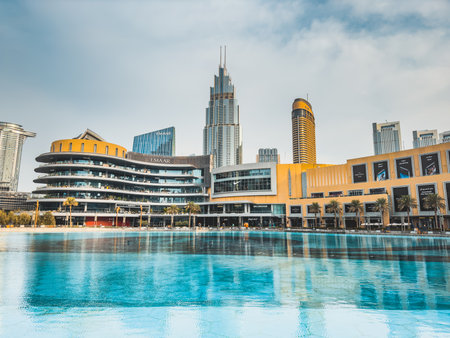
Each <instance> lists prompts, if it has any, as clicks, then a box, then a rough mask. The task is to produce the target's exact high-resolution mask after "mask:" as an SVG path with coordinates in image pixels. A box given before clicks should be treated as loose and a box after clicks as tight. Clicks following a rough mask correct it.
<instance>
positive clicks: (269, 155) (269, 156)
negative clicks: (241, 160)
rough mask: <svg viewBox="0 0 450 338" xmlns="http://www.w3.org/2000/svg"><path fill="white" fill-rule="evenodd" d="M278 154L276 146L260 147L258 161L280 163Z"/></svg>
mask: <svg viewBox="0 0 450 338" xmlns="http://www.w3.org/2000/svg"><path fill="white" fill-rule="evenodd" d="M278 156H279V155H278V150H277V149H276V148H260V149H259V150H258V155H257V156H256V162H276V163H279V162H280V161H279V160H278Z"/></svg>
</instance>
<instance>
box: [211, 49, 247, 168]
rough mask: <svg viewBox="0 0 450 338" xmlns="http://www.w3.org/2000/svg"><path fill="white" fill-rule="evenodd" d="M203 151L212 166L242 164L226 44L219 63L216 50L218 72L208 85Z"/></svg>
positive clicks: (237, 116)
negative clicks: (210, 156)
mask: <svg viewBox="0 0 450 338" xmlns="http://www.w3.org/2000/svg"><path fill="white" fill-rule="evenodd" d="M203 154H204V155H211V154H212V155H213V167H214V168H218V167H222V166H226V165H235V164H241V163H242V130H241V126H240V124H239V106H238V104H237V100H236V92H235V89H234V85H233V84H232V82H231V78H230V76H229V75H228V72H227V67H226V47H225V54H224V62H223V65H222V48H221V49H220V64H219V75H218V76H214V87H211V88H210V100H209V106H208V108H206V124H205V128H204V129H203Z"/></svg>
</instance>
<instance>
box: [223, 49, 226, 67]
mask: <svg viewBox="0 0 450 338" xmlns="http://www.w3.org/2000/svg"><path fill="white" fill-rule="evenodd" d="M224 49H225V53H224V54H223V68H227V46H224Z"/></svg>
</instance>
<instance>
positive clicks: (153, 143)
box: [133, 127, 175, 156]
mask: <svg viewBox="0 0 450 338" xmlns="http://www.w3.org/2000/svg"><path fill="white" fill-rule="evenodd" d="M133 152H135V153H140V154H147V155H160V156H175V128H174V127H169V128H165V129H161V130H156V131H152V132H150V133H147V134H142V135H138V136H135V137H134V140H133Z"/></svg>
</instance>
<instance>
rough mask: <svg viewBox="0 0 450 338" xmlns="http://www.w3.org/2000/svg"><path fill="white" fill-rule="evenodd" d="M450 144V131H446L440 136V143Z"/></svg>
mask: <svg viewBox="0 0 450 338" xmlns="http://www.w3.org/2000/svg"><path fill="white" fill-rule="evenodd" d="M447 142H450V130H447V131H444V132H443V133H440V134H439V143H447Z"/></svg>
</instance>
